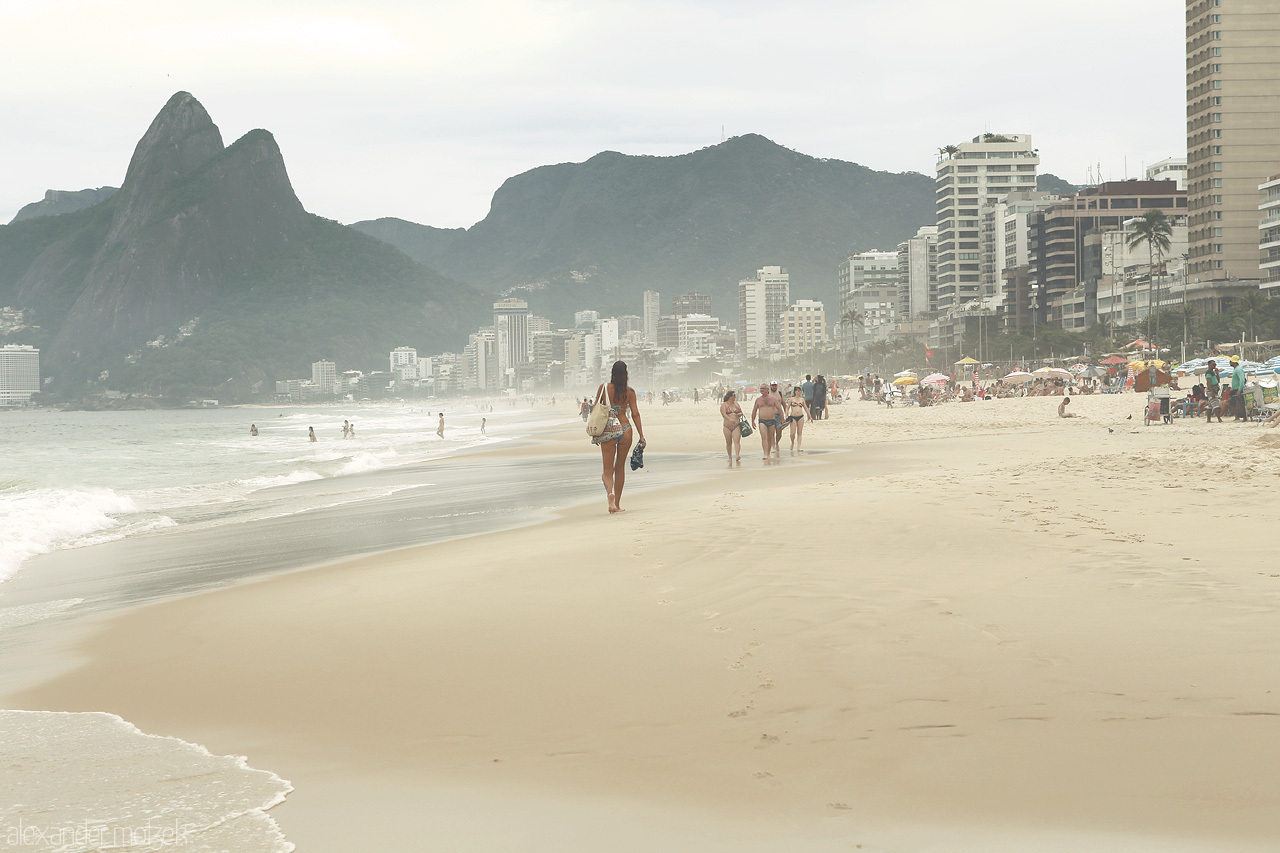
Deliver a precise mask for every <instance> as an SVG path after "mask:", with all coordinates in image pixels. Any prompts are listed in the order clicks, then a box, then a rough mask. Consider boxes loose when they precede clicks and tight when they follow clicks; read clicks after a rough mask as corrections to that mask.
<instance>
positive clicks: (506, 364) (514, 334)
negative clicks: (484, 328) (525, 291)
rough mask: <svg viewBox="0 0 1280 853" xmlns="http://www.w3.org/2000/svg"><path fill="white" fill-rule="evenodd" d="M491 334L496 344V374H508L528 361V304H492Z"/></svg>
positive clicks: (507, 301) (510, 301) (514, 301)
mask: <svg viewBox="0 0 1280 853" xmlns="http://www.w3.org/2000/svg"><path fill="white" fill-rule="evenodd" d="M493 332H494V335H495V337H496V339H497V343H498V373H499V375H501V376H508V377H510V376H514V374H512V373H509V371H511V370H513V369H514V368H515V367H516V365H519V364H524V363H525V362H527V361H528V360H529V303H527V302H525V301H524V300H523V299H500V300H498V301H497V302H495V303H493Z"/></svg>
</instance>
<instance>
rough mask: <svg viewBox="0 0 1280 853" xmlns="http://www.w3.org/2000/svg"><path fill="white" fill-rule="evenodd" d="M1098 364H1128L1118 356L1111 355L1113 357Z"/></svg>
mask: <svg viewBox="0 0 1280 853" xmlns="http://www.w3.org/2000/svg"><path fill="white" fill-rule="evenodd" d="M1098 363H1099V364H1128V363H1129V359H1127V358H1122V357H1120V356H1118V355H1113V356H1110V357H1109V358H1104V359H1103V360H1102V361H1100V362H1098Z"/></svg>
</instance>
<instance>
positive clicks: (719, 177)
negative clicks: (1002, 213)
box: [358, 134, 935, 325]
mask: <svg viewBox="0 0 1280 853" xmlns="http://www.w3.org/2000/svg"><path fill="white" fill-rule="evenodd" d="M934 219H935V214H934V180H933V178H929V177H926V176H924V175H919V174H915V173H905V174H892V173H888V172H877V171H874V170H872V169H868V168H866V167H864V166H859V165H857V164H855V163H848V162H845V161H842V160H822V159H818V158H815V157H810V156H807V155H805V154H800V153H798V152H795V151H791V150H789V149H787V148H784V147H782V146H781V145H778V144H776V143H774V142H771V141H770V140H768V139H765V138H764V137H763V136H757V135H755V134H749V135H746V136H739V137H735V138H733V139H730V140H728V141H726V142H723V143H721V144H719V145H715V146H712V147H710V148H704V149H702V150H700V151H695V152H692V153H690V154H682V155H679V156H675V157H648V156H629V155H625V154H619V153H616V152H612V151H606V152H604V153H601V154H597V155H596V156H594V157H592V158H591V159H590V160H587V161H586V162H585V163H562V164H560V165H554V166H542V167H539V168H537V169H533V170H531V171H528V172H525V173H523V174H521V175H517V176H516V177H513V178H510V179H509V180H507V181H506V182H505V183H503V185H502V187H501V188H499V189H498V191H497V192H496V193H495V194H494V196H493V202H492V205H491V207H490V211H489V215H488V216H486V217H485V218H484V219H483V220H482V221H481V222H478V223H476V224H475V225H474V226H472V227H471V228H468V229H467V230H466V231H465V232H462V233H455V232H443V231H440V230H439V229H429V230H415V229H413V228H406V227H405V226H404V225H401V224H396V225H395V226H394V227H391V226H385V225H384V226H380V227H377V228H375V227H374V226H378V224H379V223H385V222H387V220H378V221H377V222H374V223H367V222H365V223H358V227H359V228H360V229H361V230H364V231H365V232H366V233H370V234H374V235H375V236H377V237H378V238H379V239H383V240H387V241H388V242H391V243H394V244H395V245H396V246H398V247H400V248H401V250H403V251H404V252H406V253H408V254H410V255H413V256H414V257H418V258H420V259H423V260H430V261H431V262H432V265H433V266H434V267H435V268H437V269H439V270H440V271H441V272H442V273H444V274H445V275H449V276H452V277H454V278H457V279H459V280H462V281H467V282H470V283H471V284H474V285H476V286H477V287H480V288H483V289H485V290H493V291H498V292H512V293H513V294H514V295H518V296H523V297H527V298H528V299H529V300H530V305H531V308H532V310H534V311H536V312H537V313H540V314H547V315H549V316H551V317H552V318H553V319H557V320H560V321H567V320H568V318H569V315H570V314H571V312H573V311H574V310H578V309H582V308H594V309H598V310H601V311H605V312H611V313H612V312H618V313H630V314H638V313H639V312H640V310H641V299H642V296H641V294H642V292H643V291H645V290H658V291H660V292H661V293H662V300H663V301H662V310H663V311H664V312H666V311H668V310H670V304H671V298H672V297H674V296H677V295H679V294H681V293H684V292H686V291H690V290H698V291H701V292H703V293H709V294H711V295H712V297H713V299H714V302H713V307H714V310H715V312H716V313H717V314H718V315H719V316H720V317H721V319H722V320H725V321H728V322H730V323H731V324H732V325H736V322H737V284H738V281H739V280H740V279H742V278H748V277H753V276H754V274H755V270H756V269H757V268H759V267H761V266H764V265H766V264H780V265H782V266H783V267H786V268H787V269H788V271H789V272H790V273H791V282H792V287H791V292H792V297H793V298H819V299H822V300H824V301H825V302H826V304H827V306H828V310H830V311H831V312H832V313H835V311H836V309H837V308H838V304H837V301H836V288H837V268H838V266H839V263H840V261H841V260H842V259H843V258H844V257H846V256H847V255H848V254H849V253H851V252H855V251H864V250H868V249H876V248H879V249H884V250H891V249H893V248H895V247H896V246H897V244H898V243H899V242H901V241H903V240H905V239H906V238H908V237H910V236H912V235H913V234H915V232H916V230H917V229H918V228H919V227H920V226H921V225H931V224H933V222H934ZM420 227H421V226H419V228H420Z"/></svg>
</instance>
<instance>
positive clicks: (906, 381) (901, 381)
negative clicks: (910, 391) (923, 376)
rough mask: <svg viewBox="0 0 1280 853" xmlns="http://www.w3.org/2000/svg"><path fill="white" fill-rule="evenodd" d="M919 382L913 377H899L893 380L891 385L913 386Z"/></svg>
mask: <svg viewBox="0 0 1280 853" xmlns="http://www.w3.org/2000/svg"><path fill="white" fill-rule="evenodd" d="M919 381H920V380H919V379H916V378H915V377H914V376H899V377H898V378H897V379H895V380H893V384H894V385H915V384H916V383H917V382H919Z"/></svg>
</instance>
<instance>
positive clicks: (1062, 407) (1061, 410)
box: [1058, 397, 1076, 418]
mask: <svg viewBox="0 0 1280 853" xmlns="http://www.w3.org/2000/svg"><path fill="white" fill-rule="evenodd" d="M1070 402H1071V398H1070V397H1063V398H1062V402H1061V403H1059V404H1058V417H1060V418H1074V417H1075V416H1076V413H1075V412H1068V411H1067V404H1068V403H1070Z"/></svg>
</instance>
